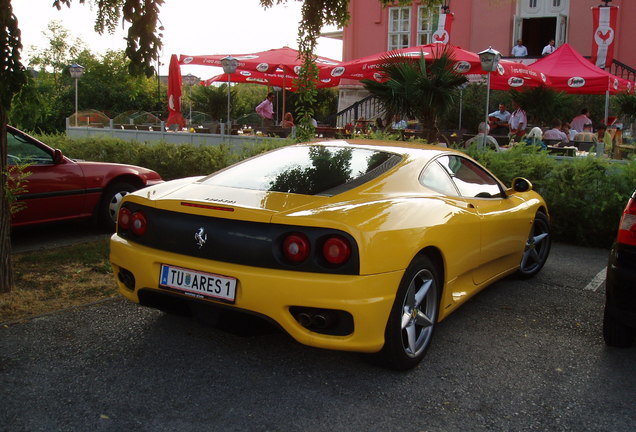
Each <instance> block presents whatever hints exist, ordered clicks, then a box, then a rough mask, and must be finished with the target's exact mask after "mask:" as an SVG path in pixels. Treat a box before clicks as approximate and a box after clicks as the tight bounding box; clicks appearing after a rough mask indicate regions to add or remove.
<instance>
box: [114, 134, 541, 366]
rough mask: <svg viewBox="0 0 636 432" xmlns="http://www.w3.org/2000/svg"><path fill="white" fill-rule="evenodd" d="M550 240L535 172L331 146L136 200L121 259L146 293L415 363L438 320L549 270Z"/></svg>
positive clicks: (322, 343) (117, 250) (156, 189)
mask: <svg viewBox="0 0 636 432" xmlns="http://www.w3.org/2000/svg"><path fill="white" fill-rule="evenodd" d="M550 244H551V236H550V222H549V213H548V209H547V206H546V203H545V201H544V200H543V198H542V197H541V196H540V195H539V194H538V193H537V192H535V191H533V190H532V184H531V183H530V182H529V181H528V180H526V179H523V178H516V179H514V180H513V181H512V185H511V187H506V186H504V185H503V184H502V183H501V182H500V181H499V180H498V179H497V178H496V177H495V176H494V175H492V174H491V173H490V172H488V170H486V169H485V168H483V167H482V166H481V165H479V164H478V163H477V162H475V161H474V160H473V159H471V158H470V157H468V156H467V155H465V154H463V153H461V152H458V151H454V150H450V149H446V148H442V147H437V146H422V145H409V144H403V143H390V142H378V141H366V142H365V141H356V140H348V141H338V140H335V141H326V142H318V143H309V144H298V145H292V146H288V147H283V148H280V149H277V150H273V151H271V152H268V153H265V154H262V155H259V156H256V157H253V158H251V159H247V160H245V161H242V162H240V163H238V164H235V165H233V166H230V167H228V168H226V169H224V170H221V171H219V172H216V173H213V174H211V175H209V176H205V177H194V178H184V179H179V180H174V181H169V182H166V183H163V184H159V185H155V186H151V187H148V188H145V189H143V190H141V191H138V192H135V193H131V194H128V195H126V197H125V198H124V200H123V202H122V205H121V207H120V209H119V214H118V222H117V231H116V233H115V234H114V235H113V237H112V239H111V252H110V260H111V263H112V268H113V271H114V273H115V277H116V280H117V284H118V287H119V292H120V293H121V294H122V295H123V296H124V297H126V298H128V299H130V300H132V301H134V302H137V303H141V304H143V305H147V306H151V307H156V308H159V309H162V310H165V311H168V312H169V311H175V310H181V311H183V310H188V309H197V310H200V309H201V306H212V307H213V308H230V309H233V310H236V311H242V312H247V313H250V314H256V315H259V316H261V317H264V318H266V319H268V320H270V321H273V322H274V323H276V324H277V325H278V326H280V327H281V328H282V329H284V330H285V331H286V332H287V333H289V334H290V335H291V336H292V337H293V338H294V339H296V340H297V341H298V342H301V343H303V344H307V345H311V346H314V347H321V348H328V349H336V350H348V351H359V352H366V353H377V354H378V356H379V357H380V358H381V359H383V361H384V362H385V364H386V365H387V366H389V367H392V368H395V369H401V370H405V369H409V368H412V367H414V366H416V365H417V364H418V363H419V361H420V360H421V359H422V357H423V356H424V355H425V353H426V350H427V348H428V347H429V345H430V342H431V337H432V335H433V330H434V328H435V326H436V325H437V323H438V322H440V321H441V320H443V319H444V318H445V317H446V316H447V315H448V314H450V313H451V312H452V311H454V310H455V309H456V308H457V307H458V306H459V305H461V304H462V303H464V302H465V301H466V300H468V299H469V298H470V297H471V296H473V295H474V294H475V293H477V292H479V291H480V290H481V289H483V288H484V287H486V286H487V285H489V284H491V283H493V282H495V281H497V280H499V279H501V278H503V277H506V276H508V275H511V274H513V273H516V274H517V275H518V276H520V277H530V276H533V275H535V274H536V273H538V272H539V271H540V270H541V268H542V267H543V265H544V264H545V262H546V260H547V258H548V254H549V251H550Z"/></svg>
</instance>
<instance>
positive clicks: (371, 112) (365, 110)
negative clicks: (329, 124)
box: [335, 95, 386, 127]
mask: <svg viewBox="0 0 636 432" xmlns="http://www.w3.org/2000/svg"><path fill="white" fill-rule="evenodd" d="M385 115H386V110H385V109H384V107H383V106H382V104H381V103H380V101H379V99H378V98H377V97H375V96H374V95H369V96H367V97H365V98H364V99H361V100H359V101H357V102H355V103H354V104H353V105H351V106H349V107H347V108H345V109H343V110H342V111H340V112H338V113H337V114H336V121H335V123H336V126H338V127H344V126H345V125H347V124H352V125H355V123H356V122H357V121H358V120H361V119H364V120H373V119H376V118H378V117H380V118H382V119H384V117H385Z"/></svg>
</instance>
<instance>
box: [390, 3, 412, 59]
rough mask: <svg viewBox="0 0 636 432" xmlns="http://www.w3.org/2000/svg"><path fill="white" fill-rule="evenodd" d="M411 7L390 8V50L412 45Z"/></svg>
mask: <svg viewBox="0 0 636 432" xmlns="http://www.w3.org/2000/svg"><path fill="white" fill-rule="evenodd" d="M410 33H411V8H408V7H394V8H389V46H388V49H389V50H395V49H400V48H407V47H408V46H410Z"/></svg>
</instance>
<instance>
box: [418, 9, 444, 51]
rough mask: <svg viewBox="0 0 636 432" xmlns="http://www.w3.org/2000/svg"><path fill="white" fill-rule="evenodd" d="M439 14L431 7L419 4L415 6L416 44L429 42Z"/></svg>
mask: <svg viewBox="0 0 636 432" xmlns="http://www.w3.org/2000/svg"><path fill="white" fill-rule="evenodd" d="M438 19H439V14H437V13H434V12H433V9H431V8H428V7H425V6H420V7H419V8H417V45H426V44H428V43H431V38H432V36H433V33H435V30H436V26H437V20H438Z"/></svg>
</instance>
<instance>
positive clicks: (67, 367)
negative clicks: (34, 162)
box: [0, 244, 636, 432]
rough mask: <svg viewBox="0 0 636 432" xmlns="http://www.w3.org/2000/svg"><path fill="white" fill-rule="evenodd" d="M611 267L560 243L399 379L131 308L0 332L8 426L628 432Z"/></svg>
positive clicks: (478, 303)
mask: <svg viewBox="0 0 636 432" xmlns="http://www.w3.org/2000/svg"><path fill="white" fill-rule="evenodd" d="M607 256H608V251H607V250H603V249H589V248H580V247H574V246H568V245H563V244H556V245H554V247H553V250H552V254H551V256H550V258H549V260H548V263H547V264H546V267H545V268H544V269H543V271H542V272H541V273H540V274H539V275H538V276H537V277H535V278H533V279H530V280H518V279H514V278H507V279H505V280H503V281H500V282H497V283H496V284H494V285H492V286H491V287H489V288H487V289H486V290H484V291H483V292H482V293H480V294H478V295H477V296H475V297H474V298H473V299H471V300H470V301H469V302H468V303H466V304H465V305H463V306H462V307H461V308H459V309H458V310H457V311H456V312H455V313H453V314H452V315H451V316H450V317H448V318H447V319H446V320H444V321H443V322H442V323H440V324H439V325H438V326H437V330H436V333H435V335H434V339H433V344H432V346H431V348H430V350H429V352H428V353H427V356H426V357H425V359H424V361H423V362H422V363H421V364H420V365H419V367H418V368H416V369H414V370H412V371H409V372H402V373H397V372H393V371H389V370H385V369H382V368H380V367H378V366H376V365H375V364H374V363H373V362H370V361H369V359H368V357H367V356H364V355H361V354H355V353H347V352H335V351H327V350H320V349H315V348H310V347H306V346H303V345H300V344H298V343H296V342H295V341H293V340H292V339H291V338H290V337H288V336H287V335H285V334H283V333H280V332H278V331H275V330H269V331H265V330H264V329H263V328H258V327H257V328H255V329H253V331H249V329H248V331H244V332H242V334H236V333H233V332H229V331H227V329H223V328H219V327H218V326H217V327H215V326H210V325H208V324H205V323H202V322H200V321H196V320H192V319H189V318H182V317H175V316H170V315H166V314H163V313H161V312H159V311H156V310H152V309H147V308H143V307H140V306H137V305H135V304H132V303H129V302H127V301H125V300H123V299H115V300H109V301H104V302H100V303H97V304H92V305H88V306H84V307H78V308H73V309H69V310H65V311H61V312H58V313H53V314H48V315H45V316H41V317H37V318H34V319H31V320H28V321H25V322H20V323H11V324H4V325H0V400H1V401H2V403H0V430H2V431H12V432H13V431H92V432H97V431H124V430H125V431H128V430H130V431H244V430H249V431H300V430H311V431H329V432H334V431H429V432H433V431H440V432H441V431H445V432H453V431H462V432H464V431H577V432H579V431H613V432H621V431H625V432H627V431H629V432H631V431H633V430H634V425H636V409H634V405H635V401H636V375H635V374H634V370H635V368H634V366H635V365H636V348H630V349H625V350H620V349H610V348H607V347H605V345H604V343H603V339H602V334H601V326H602V310H603V303H604V292H603V277H602V274H603V271H604V267H605V265H606V261H607ZM257 330H258V331H257Z"/></svg>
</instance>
